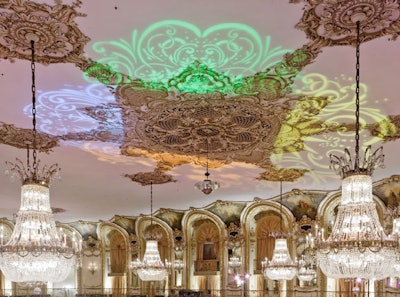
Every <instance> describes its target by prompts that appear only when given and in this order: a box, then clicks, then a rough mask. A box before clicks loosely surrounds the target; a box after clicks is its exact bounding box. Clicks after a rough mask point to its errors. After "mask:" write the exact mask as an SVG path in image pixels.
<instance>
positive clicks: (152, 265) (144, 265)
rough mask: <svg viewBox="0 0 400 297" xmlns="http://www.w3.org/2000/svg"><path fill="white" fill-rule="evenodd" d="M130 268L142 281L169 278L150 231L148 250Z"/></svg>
mask: <svg viewBox="0 0 400 297" xmlns="http://www.w3.org/2000/svg"><path fill="white" fill-rule="evenodd" d="M150 220H151V221H150V228H151V227H152V226H153V183H150ZM130 268H131V269H132V270H133V271H134V272H135V273H137V274H138V276H139V278H140V279H141V280H142V281H161V280H164V279H165V278H166V277H167V276H168V270H167V268H166V266H165V265H164V263H163V262H162V261H161V257H160V253H159V251H158V241H157V238H156V236H155V234H153V230H152V229H150V233H149V236H148V239H146V250H145V252H144V255H143V259H142V260H139V259H136V260H133V261H132V262H131V264H130Z"/></svg>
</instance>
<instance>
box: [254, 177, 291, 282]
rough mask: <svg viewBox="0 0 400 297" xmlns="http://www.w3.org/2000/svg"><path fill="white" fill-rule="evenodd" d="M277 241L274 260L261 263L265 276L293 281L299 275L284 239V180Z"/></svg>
mask: <svg viewBox="0 0 400 297" xmlns="http://www.w3.org/2000/svg"><path fill="white" fill-rule="evenodd" d="M279 237H280V238H276V239H275V248H274V252H273V254H272V260H271V261H268V259H267V258H265V260H264V261H262V262H261V265H262V269H263V274H264V276H265V277H267V278H269V279H271V280H291V279H293V278H294V277H295V275H296V273H297V263H295V262H294V261H293V260H292V258H291V257H290V253H289V250H288V246H287V239H286V238H285V237H284V234H283V229H282V180H281V181H280V232H279Z"/></svg>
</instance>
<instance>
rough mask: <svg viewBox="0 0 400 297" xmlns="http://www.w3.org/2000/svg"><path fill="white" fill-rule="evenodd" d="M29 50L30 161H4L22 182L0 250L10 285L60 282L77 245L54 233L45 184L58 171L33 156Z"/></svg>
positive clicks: (1, 265)
mask: <svg viewBox="0 0 400 297" xmlns="http://www.w3.org/2000/svg"><path fill="white" fill-rule="evenodd" d="M31 50H32V60H31V69H32V116H33V117H32V123H33V130H32V132H33V135H32V136H33V140H32V147H33V148H32V155H33V162H32V164H30V161H29V154H30V152H29V147H28V150H27V151H28V152H27V164H26V165H24V163H23V162H22V161H21V160H19V159H17V160H16V162H15V163H11V162H6V164H7V165H8V166H10V169H9V171H10V173H11V174H12V175H14V176H16V177H19V178H20V179H21V181H22V188H21V206H20V209H19V211H18V213H17V216H16V223H15V227H14V230H13V232H12V234H11V237H10V239H9V241H8V242H7V243H6V244H5V245H3V244H2V245H1V247H0V269H1V271H2V272H3V273H4V275H5V277H6V278H7V279H8V280H10V281H13V282H60V281H62V280H64V279H65V278H66V277H67V276H68V275H69V273H70V271H71V269H72V267H74V265H75V264H76V253H77V252H78V245H77V243H76V241H75V240H74V239H73V240H72V242H71V243H70V244H68V242H67V240H66V236H65V235H64V237H63V238H62V235H60V234H58V232H57V229H56V224H55V221H54V218H53V213H52V210H51V208H50V196H49V192H50V191H49V185H50V182H51V180H52V179H53V178H54V177H56V176H57V175H58V173H59V171H60V168H59V167H58V165H57V164H53V165H51V166H49V167H47V166H43V167H41V166H40V160H37V156H36V154H37V153H36V137H37V135H36V134H37V132H36V98H35V97H36V96H35V59H34V58H35V51H34V41H33V40H32V41H31Z"/></svg>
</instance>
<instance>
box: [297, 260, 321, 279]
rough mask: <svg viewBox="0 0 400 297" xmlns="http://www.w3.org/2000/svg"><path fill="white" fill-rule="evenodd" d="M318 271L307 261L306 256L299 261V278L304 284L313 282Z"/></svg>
mask: <svg viewBox="0 0 400 297" xmlns="http://www.w3.org/2000/svg"><path fill="white" fill-rule="evenodd" d="M316 274H317V273H316V271H315V269H314V268H313V265H312V263H309V262H308V261H306V259H305V257H304V255H302V257H301V260H300V261H299V271H298V272H297V278H298V279H299V280H301V281H303V282H309V281H312V280H313V279H314V278H315V276H316Z"/></svg>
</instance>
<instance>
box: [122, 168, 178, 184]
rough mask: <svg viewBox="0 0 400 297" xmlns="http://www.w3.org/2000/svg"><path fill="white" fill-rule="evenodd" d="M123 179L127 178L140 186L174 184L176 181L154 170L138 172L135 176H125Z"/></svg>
mask: <svg viewBox="0 0 400 297" xmlns="http://www.w3.org/2000/svg"><path fill="white" fill-rule="evenodd" d="M124 176H125V177H128V178H130V179H131V181H133V182H137V183H139V184H141V185H142V186H149V185H152V184H153V185H160V184H166V183H171V182H176V180H175V179H174V178H173V177H172V176H171V175H169V174H165V173H163V172H161V171H159V170H157V169H156V170H154V171H151V172H138V173H135V174H125V175H124Z"/></svg>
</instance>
